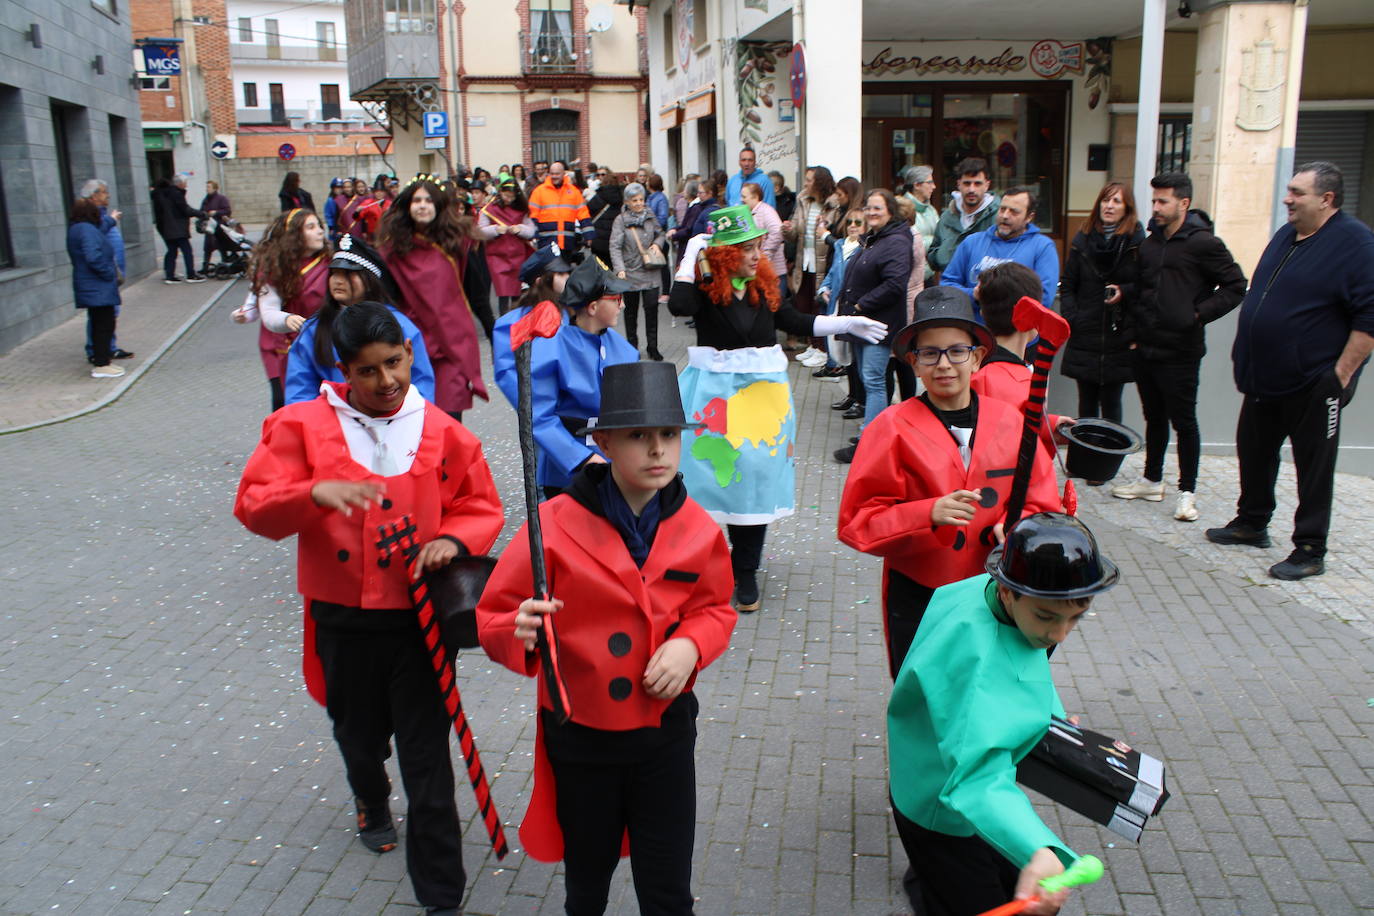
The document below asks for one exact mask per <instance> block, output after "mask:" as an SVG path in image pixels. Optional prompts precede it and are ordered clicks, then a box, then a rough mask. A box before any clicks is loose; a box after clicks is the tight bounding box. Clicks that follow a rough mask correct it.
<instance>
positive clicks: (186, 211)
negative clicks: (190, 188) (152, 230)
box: [152, 175, 205, 283]
mask: <svg viewBox="0 0 1374 916" xmlns="http://www.w3.org/2000/svg"><path fill="white" fill-rule="evenodd" d="M152 198H153V225H154V226H156V227H157V234H158V235H160V236H162V241H163V242H165V243H166V244H167V254H166V255H164V256H163V258H162V273H163V279H162V282H163V283H180V282H181V278H180V277H178V276H177V252H178V251H180V252H181V257H182V259H183V260H184V261H185V262H186V280H187V282H188V283H204V282H205V277H204V276H201V275H200V274H197V273H196V264H195V254H194V253H193V252H192V251H191V218H192V217H202V216H204V215H205V214H204V213H203V212H202V211H200V210H193V209H192V208H191V207H190V205H189V204H187V203H186V176H185V175H178V176H176V177H175V178H173V179H170V180H169V179H166V178H159V179H158V180H157V185H156V186H155V187H154V188H153V193H152Z"/></svg>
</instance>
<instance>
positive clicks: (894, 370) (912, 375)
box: [887, 356, 916, 404]
mask: <svg viewBox="0 0 1374 916" xmlns="http://www.w3.org/2000/svg"><path fill="white" fill-rule="evenodd" d="M894 378H895V379H896V386H895V387H896V390H897V392H898V393H899V394H901V396H902V400H903V401H909V400H911V399H912V398H914V397H916V370H915V369H913V368H911V364H910V363H908V362H906V361H905V360H901V359H897V358H896V357H895V356H894V357H893V358H891V359H889V360H888V361H887V402H888V403H889V404H891V403H892V392H893V388H894V386H893V379H894Z"/></svg>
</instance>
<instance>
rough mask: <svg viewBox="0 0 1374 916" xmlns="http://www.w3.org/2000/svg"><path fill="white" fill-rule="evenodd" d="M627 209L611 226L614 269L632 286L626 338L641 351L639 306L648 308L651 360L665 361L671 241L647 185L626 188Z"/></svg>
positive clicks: (627, 298)
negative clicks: (664, 307) (662, 284)
mask: <svg viewBox="0 0 1374 916" xmlns="http://www.w3.org/2000/svg"><path fill="white" fill-rule="evenodd" d="M624 196H625V205H624V207H622V208H621V211H620V215H619V216H617V217H616V218H615V223H614V224H613V225H612V226H611V269H612V270H614V271H615V274H616V276H618V277H619V278H620V279H622V280H628V281H629V282H630V283H631V284H632V288H631V290H630V291H629V292H627V293H625V294H624V297H625V332H626V333H625V337H626V339H628V340H629V341H630V344H631V345H632V346H634V347H636V348H638V347H639V306H640V304H641V303H643V305H644V334H645V337H646V338H647V341H646V342H647V343H648V345H649V358H650V359H653V360H661V359H663V354H662V353H660V352H658V284H659V281H660V275H661V271H660V267H661V266H662V264H663V263H664V260H665V258H664V252H666V251H667V242H668V237H667V235H666V234H665V233H664V231H663V227H662V226H661V225H659V222H658V218H657V217H656V216H654V212H653V211H652V210H650V209H649V208H648V207H647V206H646V205H645V190H644V185H642V184H640V183H639V182H637V181H636V182H633V183H631V184H629V185H627V186H626V187H625V195H624Z"/></svg>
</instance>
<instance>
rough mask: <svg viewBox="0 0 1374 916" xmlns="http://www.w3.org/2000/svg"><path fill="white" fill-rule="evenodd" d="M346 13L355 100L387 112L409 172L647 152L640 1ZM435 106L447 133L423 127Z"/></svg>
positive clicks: (549, 0) (632, 161) (618, 160)
mask: <svg viewBox="0 0 1374 916" xmlns="http://www.w3.org/2000/svg"><path fill="white" fill-rule="evenodd" d="M347 13H348V32H349V35H350V41H351V46H352V47H353V53H352V54H351V55H350V57H349V73H350V81H351V83H352V85H353V87H354V97H355V98H357V99H359V100H360V101H362V102H364V103H365V104H371V105H376V106H377V107H378V108H379V109H382V110H385V112H386V113H387V117H388V118H389V123H390V125H391V127H392V133H393V135H394V137H395V142H396V163H397V168H398V170H399V172H401V173H405V172H409V171H411V170H412V169H414V170H418V171H426V172H435V173H443V172H450V171H454V170H455V169H456V167H457V166H458V165H460V164H462V165H466V166H467V167H469V168H471V167H474V166H482V167H484V168H486V169H488V170H490V171H493V172H495V170H496V169H497V168H498V167H499V166H501V165H513V164H515V163H517V162H523V163H524V164H525V165H526V166H529V165H531V164H532V163H533V162H534V161H535V160H537V159H564V160H566V161H568V162H574V161H577V162H580V163H582V164H584V165H585V164H586V163H588V162H593V161H594V162H597V163H599V164H602V165H609V166H611V167H612V168H614V169H616V170H618V171H633V170H634V169H635V168H636V167H637V166H638V165H639V163H640V162H642V161H644V160H646V159H647V158H648V153H649V144H648V139H649V138H648V130H647V126H648V125H647V119H648V110H647V106H646V93H647V90H648V87H649V77H648V72H647V68H648V56H647V53H646V49H645V42H644V35H645V32H646V25H647V17H646V13H645V11H644V10H643V9H640V10H639V11H638V12H636V13H633V14H631V13H627V12H626V11H625V10H624V9H623V8H621V9H619V10H616V9H613V8H612V6H611V5H610V4H609V3H607V2H587V0H482V2H475V0H455V2H451V3H446V2H439V3H434V2H428V0H386V2H383V0H350V3H349V4H348V7H347ZM427 111H428V112H442V113H443V114H444V115H446V123H445V125H444V127H445V133H444V134H443V135H435V136H429V137H426V136H425V119H424V113H425V112H427ZM431 133H434V131H431Z"/></svg>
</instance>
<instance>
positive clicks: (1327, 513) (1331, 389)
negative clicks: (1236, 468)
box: [1236, 370, 1355, 556]
mask: <svg viewBox="0 0 1374 916" xmlns="http://www.w3.org/2000/svg"><path fill="white" fill-rule="evenodd" d="M1354 397H1355V382H1354V381H1352V382H1351V383H1350V385H1349V386H1348V387H1346V388H1344V389H1342V388H1341V383H1340V380H1339V379H1337V378H1336V373H1335V371H1334V370H1332V371H1330V372H1327V373H1325V374H1324V375H1322V377H1321V378H1319V379H1317V381H1316V383H1315V384H1313V385H1312V386H1311V387H1310V388H1308V390H1306V391H1303V392H1300V393H1299V394H1294V395H1290V396H1288V397H1284V398H1265V399H1261V398H1254V397H1250V396H1249V395H1247V396H1246V397H1245V400H1244V401H1242V402H1241V406H1240V420H1239V421H1238V422H1237V424H1236V454H1237V457H1239V459H1240V499H1239V500H1238V501H1237V503H1236V517H1237V518H1239V519H1240V520H1241V521H1242V522H1244V523H1246V524H1247V525H1251V526H1253V527H1255V528H1264V527H1266V526H1267V525H1268V524H1269V519H1270V518H1271V517H1272V516H1273V514H1274V506H1275V500H1274V484H1275V482H1276V481H1277V479H1278V474H1279V450H1280V449H1281V448H1282V447H1283V440H1284V439H1287V440H1289V441H1290V442H1291V443H1292V444H1293V465H1294V468H1295V470H1296V471H1297V475H1298V510H1297V512H1295V513H1294V514H1293V546H1295V547H1306V548H1308V549H1309V550H1311V551H1312V552H1313V553H1315V554H1316V555H1317V556H1323V555H1324V554H1325V553H1326V534H1327V531H1328V530H1330V528H1331V498H1332V493H1333V489H1334V486H1335V479H1336V454H1337V450H1338V447H1339V445H1340V440H1341V411H1342V409H1344V408H1345V406H1346V405H1347V404H1349V403H1350V402H1351V400H1352V399H1353V398H1354Z"/></svg>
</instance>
